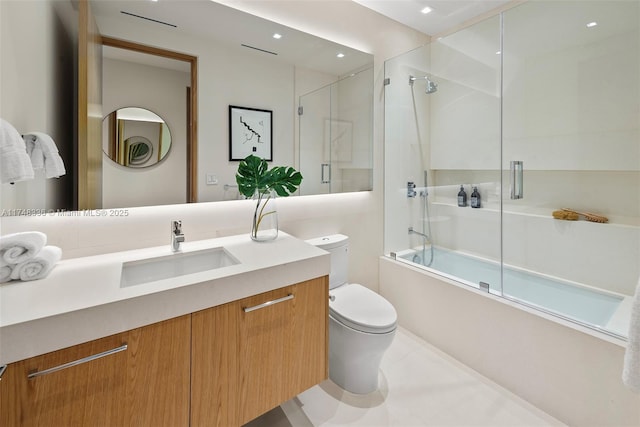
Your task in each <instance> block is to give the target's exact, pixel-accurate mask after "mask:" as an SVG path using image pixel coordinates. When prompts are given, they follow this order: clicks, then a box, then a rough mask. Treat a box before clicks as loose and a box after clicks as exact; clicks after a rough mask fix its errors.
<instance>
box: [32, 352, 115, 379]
mask: <svg viewBox="0 0 640 427" xmlns="http://www.w3.org/2000/svg"><path fill="white" fill-rule="evenodd" d="M126 349H127V344H122V345H121V346H120V347H118V348H113V349H111V350H107V351H103V352H102V353H98V354H94V355H91V356H87V357H83V358H82V359H78V360H74V361H73V362H69V363H64V364H62V365H58V366H54V367H53V368H49V369H45V370H44V371H36V372H31V373H30V374H29V375H27V379H32V378H36V377H40V376H43V375H47V374H51V373H53V372H58V371H61V370H63V369H67V368H71V367H72V366H77V365H81V364H83V363H87V362H91V361H93V360H96V359H101V358H103V357H105V356H110V355H112V354H115V353H120V352H121V351H125V350H126Z"/></svg>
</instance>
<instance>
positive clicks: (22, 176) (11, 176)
mask: <svg viewBox="0 0 640 427" xmlns="http://www.w3.org/2000/svg"><path fill="white" fill-rule="evenodd" d="M33 176H34V174H33V166H31V161H30V160H29V155H28V154H27V148H26V145H25V142H24V140H23V139H22V137H21V136H20V133H19V132H18V131H17V130H16V129H15V128H14V127H13V126H12V125H11V124H10V123H9V122H7V121H6V120H3V119H0V180H1V181H2V183H3V184H6V183H13V182H18V181H25V180H28V179H33Z"/></svg>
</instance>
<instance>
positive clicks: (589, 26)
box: [587, 21, 598, 28]
mask: <svg viewBox="0 0 640 427" xmlns="http://www.w3.org/2000/svg"><path fill="white" fill-rule="evenodd" d="M596 25H598V23H597V22H596V21H593V22H589V23H588V24H587V28H593V27H595V26H596Z"/></svg>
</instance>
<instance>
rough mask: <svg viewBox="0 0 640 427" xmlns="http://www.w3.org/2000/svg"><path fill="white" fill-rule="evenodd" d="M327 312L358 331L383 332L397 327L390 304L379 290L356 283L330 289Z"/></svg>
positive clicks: (393, 309)
mask: <svg viewBox="0 0 640 427" xmlns="http://www.w3.org/2000/svg"><path fill="white" fill-rule="evenodd" d="M329 294H330V295H332V296H335V299H334V300H333V301H331V300H330V301H329V314H330V315H331V316H332V317H333V318H334V319H336V320H337V321H338V322H340V323H342V324H344V325H346V326H349V327H350V328H352V329H355V330H357V331H361V332H369V333H374V334H384V333H386V332H391V331H393V330H394V329H395V328H396V321H397V320H398V315H397V314H396V309H395V308H393V305H391V303H390V302H389V301H387V300H386V299H384V298H383V297H382V296H380V295H379V294H377V293H375V292H373V291H372V290H370V289H368V288H365V287H364V286H362V285H358V284H357V283H352V284H348V285H342V286H340V287H338V288H335V289H332V290H331V291H329Z"/></svg>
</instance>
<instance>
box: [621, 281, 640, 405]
mask: <svg viewBox="0 0 640 427" xmlns="http://www.w3.org/2000/svg"><path fill="white" fill-rule="evenodd" d="M622 382H623V383H624V384H625V385H626V386H627V387H628V388H629V389H630V390H631V391H633V392H635V393H640V280H638V285H637V287H636V293H635V295H634V296H633V302H632V304H631V319H630V321H629V337H628V341H627V348H626V350H625V352H624V366H623V369H622Z"/></svg>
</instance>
